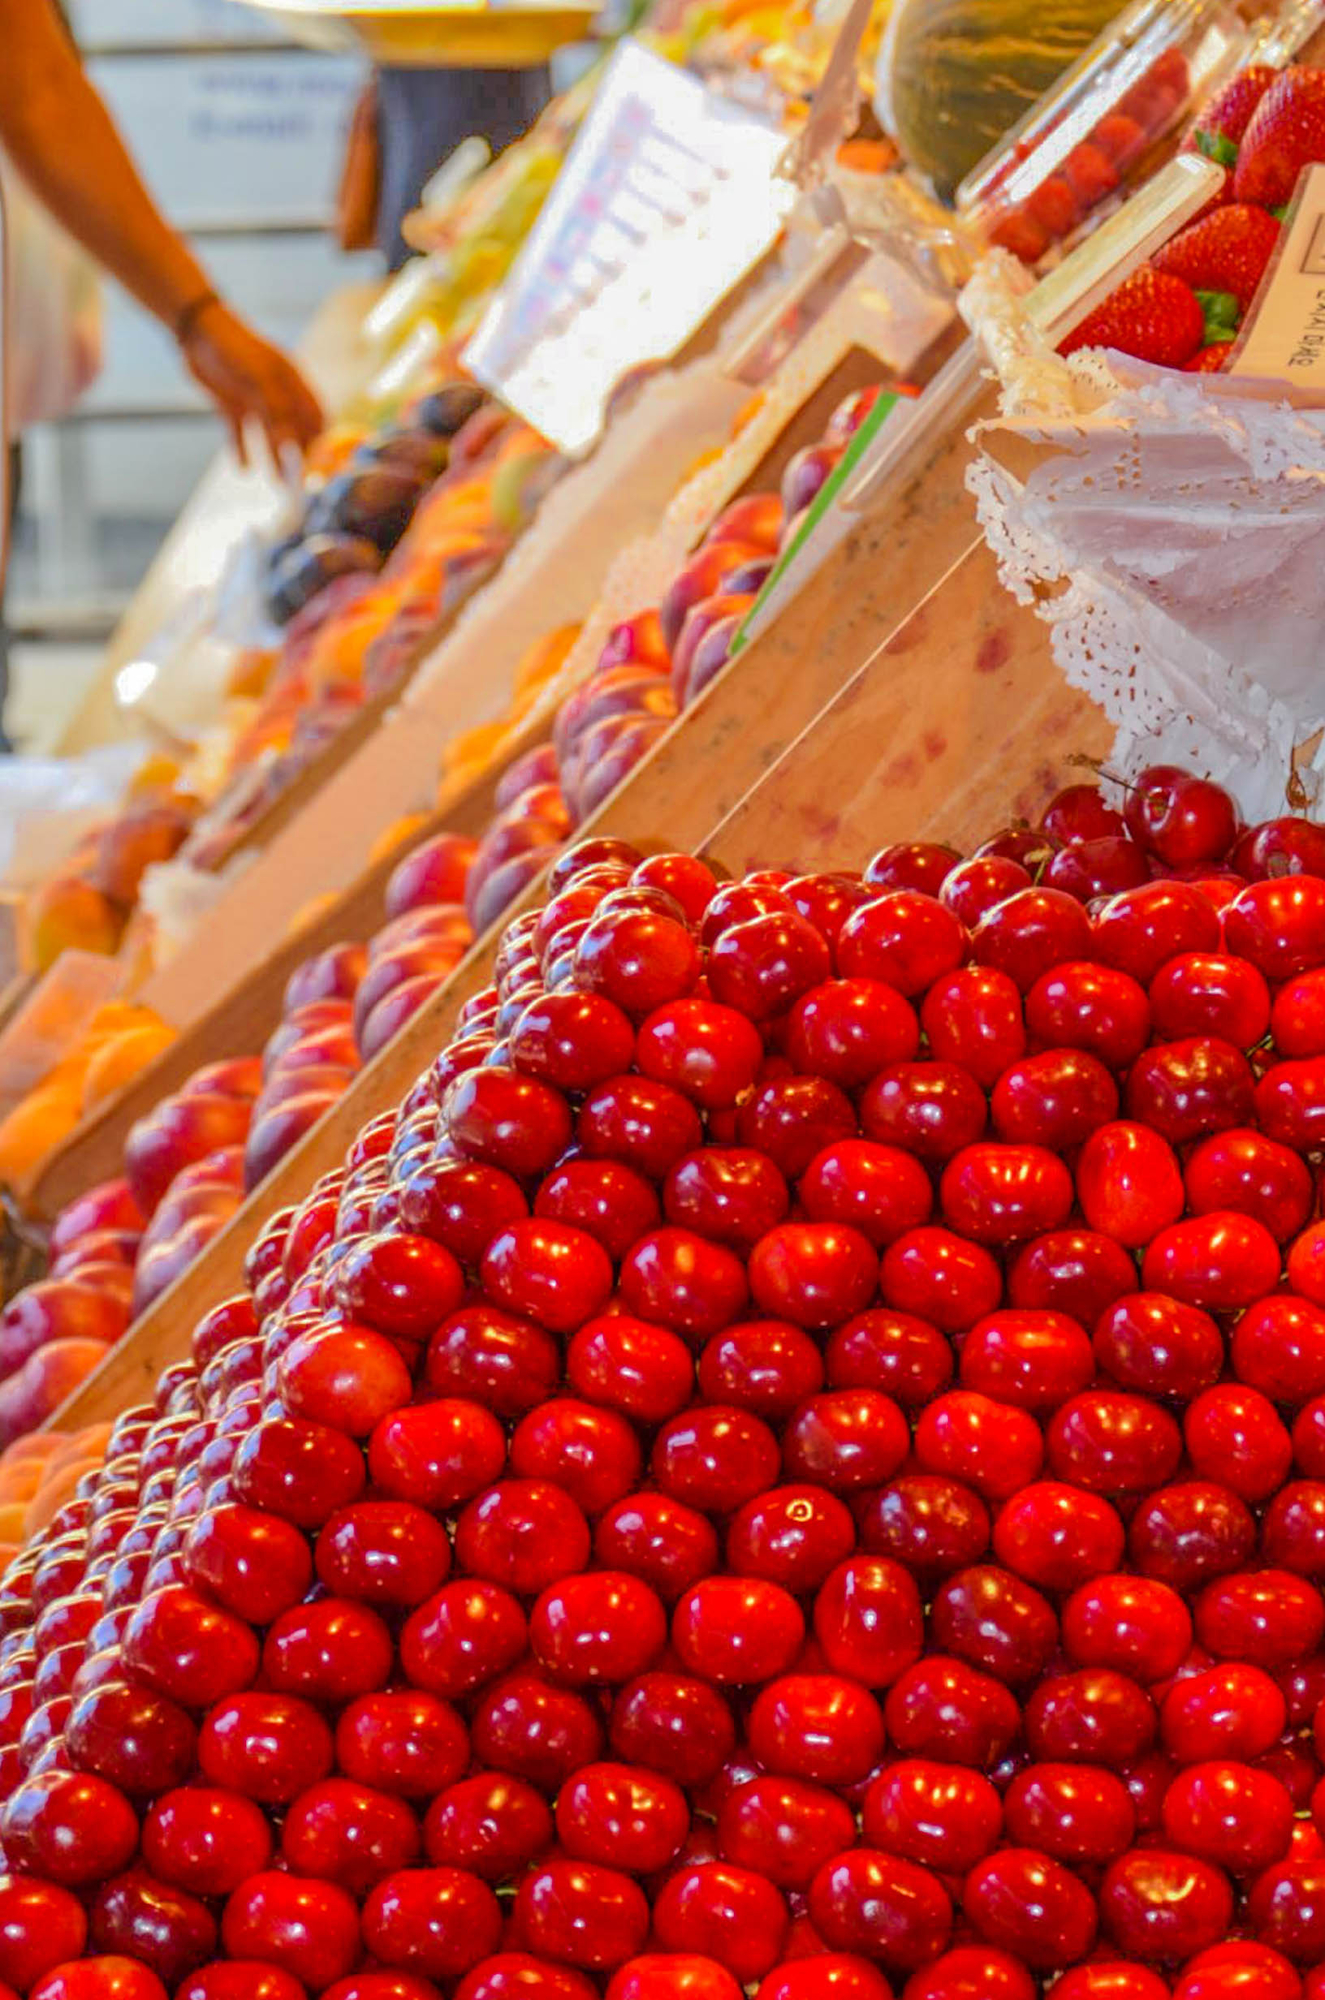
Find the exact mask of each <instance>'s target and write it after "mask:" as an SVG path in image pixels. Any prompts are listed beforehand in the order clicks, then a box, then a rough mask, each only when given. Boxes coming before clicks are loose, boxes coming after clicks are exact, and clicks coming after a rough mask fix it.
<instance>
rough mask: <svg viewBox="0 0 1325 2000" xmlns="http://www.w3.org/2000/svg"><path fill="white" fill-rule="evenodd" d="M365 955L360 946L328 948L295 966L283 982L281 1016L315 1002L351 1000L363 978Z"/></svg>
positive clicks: (332, 945) (334, 946) (366, 961)
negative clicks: (283, 992) (283, 991)
mask: <svg viewBox="0 0 1325 2000" xmlns="http://www.w3.org/2000/svg"><path fill="white" fill-rule="evenodd" d="M367 963H368V953H367V952H366V951H365V949H364V947H363V946H362V945H361V944H330V945H328V946H327V948H326V950H325V951H320V952H318V953H317V954H316V956H315V957H313V958H306V959H305V960H304V962H303V964H302V965H297V966H296V967H295V969H294V971H293V972H292V973H291V974H290V977H289V978H288V980H287V981H286V982H285V994H284V997H283V999H282V1002H281V1009H282V1012H283V1013H285V1014H292V1013H293V1012H294V1011H295V1009H296V1008H297V1007H305V1006H307V1005H309V1003H310V1002H312V1001H317V1000H352V999H353V997H354V992H355V988H356V987H357V986H358V984H359V981H360V980H361V979H362V978H363V969H364V966H365V965H366V964H367Z"/></svg>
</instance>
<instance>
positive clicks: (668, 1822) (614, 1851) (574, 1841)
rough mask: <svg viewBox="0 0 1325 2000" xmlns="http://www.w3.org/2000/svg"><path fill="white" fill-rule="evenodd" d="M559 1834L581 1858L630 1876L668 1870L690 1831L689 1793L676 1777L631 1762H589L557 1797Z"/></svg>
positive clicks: (572, 1853)
mask: <svg viewBox="0 0 1325 2000" xmlns="http://www.w3.org/2000/svg"><path fill="white" fill-rule="evenodd" d="M556 1822H557V1838H558V1839H559V1840H560V1842H561V1845H562V1848H563V1849H564V1851H565V1852H566V1853H567V1854H570V1855H573V1856H574V1857H575V1858H576V1859H577V1860H579V1861H598V1862H603V1863H604V1864H607V1865H615V1866H617V1867H620V1868H624V1869H626V1870H627V1872H628V1873H630V1874H635V1875H643V1874H651V1873H653V1872H655V1871H656V1870H658V1869H660V1868H665V1867H666V1865H667V1863H668V1862H669V1861H671V1860H672V1859H673V1858H674V1856H675V1855H676V1854H677V1853H678V1851H679V1850H680V1848H681V1846H682V1844H683V1842H684V1840H685V1837H686V1835H687V1834H688V1833H689V1831H690V1808H689V1806H688V1805H687V1803H686V1798H685V1794H684V1792H683V1791H682V1790H681V1788H680V1786H679V1785H677V1784H674V1783H673V1782H672V1780H671V1779H670V1778H665V1777H663V1776H662V1775H661V1773H659V1772H656V1771H649V1770H646V1769H644V1768H643V1767H640V1766H631V1765H629V1764H586V1765H585V1766H584V1768H583V1769H582V1770H579V1771H577V1772H576V1773H575V1775H574V1777H573V1778H571V1779H570V1781H569V1782H568V1783H567V1784H566V1785H564V1786H563V1787H562V1790H561V1793H560V1796H559V1797H558V1799H557V1813H556Z"/></svg>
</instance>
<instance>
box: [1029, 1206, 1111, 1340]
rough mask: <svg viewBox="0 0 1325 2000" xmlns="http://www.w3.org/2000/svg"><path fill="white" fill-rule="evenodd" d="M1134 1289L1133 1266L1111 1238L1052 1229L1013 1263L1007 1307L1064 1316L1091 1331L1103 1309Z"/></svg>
mask: <svg viewBox="0 0 1325 2000" xmlns="http://www.w3.org/2000/svg"><path fill="white" fill-rule="evenodd" d="M1135 1287H1136V1266H1135V1265H1134V1264H1133V1262H1132V1260H1131V1258H1130V1257H1129V1256H1128V1254H1127V1252H1126V1251H1125V1250H1124V1249H1122V1247H1121V1246H1120V1245H1119V1244H1117V1243H1115V1242H1114V1241H1113V1240H1112V1238H1111V1237H1108V1236H1101V1235H1099V1234H1098V1232H1097V1231H1095V1230H1092V1229H1051V1230H1050V1231H1049V1232H1048V1234H1047V1235H1045V1236H1037V1237H1036V1238H1035V1239H1034V1240H1033V1241H1032V1242H1030V1243H1028V1244H1027V1245H1026V1247H1025V1249H1024V1250H1022V1251H1021V1252H1020V1253H1019V1255H1018V1256H1017V1257H1016V1258H1015V1259H1014V1261H1013V1265H1012V1268H1011V1270H1010V1271H1009V1272H1008V1303H1009V1305H1013V1306H1020V1307H1030V1308H1033V1309H1035V1310H1043V1311H1047V1312H1063V1313H1067V1314H1068V1315H1070V1317H1071V1318H1073V1319H1075V1320H1079V1321H1080V1322H1081V1324H1082V1325H1083V1326H1093V1325H1094V1323H1095V1321H1096V1320H1097V1319H1098V1318H1099V1316H1100V1314H1101V1313H1102V1312H1103V1311H1104V1310H1105V1308H1106V1307H1108V1306H1111V1305H1112V1304H1113V1302H1114V1300H1115V1299H1119V1298H1121V1297H1122V1296H1123V1294H1124V1293H1125V1292H1130V1291H1133V1290H1134V1289H1135Z"/></svg>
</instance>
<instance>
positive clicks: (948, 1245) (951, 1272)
mask: <svg viewBox="0 0 1325 2000" xmlns="http://www.w3.org/2000/svg"><path fill="white" fill-rule="evenodd" d="M879 1290H880V1293H881V1294H882V1297H883V1299H884V1301H885V1303H886V1304H888V1305H890V1306H894V1307H896V1308H897V1309H898V1310H899V1311H901V1312H906V1313H912V1314H914V1315H915V1317H916V1318H918V1319H924V1320H929V1321H930V1322H931V1323H932V1324H933V1325H935V1326H937V1327H939V1328H941V1329H942V1331H943V1332H945V1333H960V1332H962V1331H963V1330H964V1329H965V1328H966V1327H969V1326H973V1325H974V1323H975V1322H976V1320H978V1319H983V1318H984V1317H985V1315H986V1314H987V1313H991V1312H993V1311H994V1309H995V1307H996V1306H997V1305H998V1304H999V1302H1000V1299H1001V1297H1002V1290H1003V1283H1002V1277H1001V1275H1000V1272H999V1268H998V1265H997V1264H996V1263H995V1262H994V1259H993V1258H992V1257H991V1256H990V1254H989V1252H988V1251H987V1250H986V1249H984V1248H983V1247H982V1246H981V1245H980V1244H978V1243H968V1242H967V1241H966V1240H965V1238H963V1237H961V1236H957V1235H954V1234H953V1233H952V1231H951V1230H947V1229H937V1228H933V1227H927V1228H923V1229H909V1230H908V1231H907V1232H906V1234H905V1236H899V1237H898V1239H897V1241H896V1242H895V1243H890V1244H889V1245H888V1248H887V1249H886V1250H885V1251H884V1253H883V1261H882V1263H881V1265H880V1267H879Z"/></svg>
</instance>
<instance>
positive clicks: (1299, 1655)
mask: <svg viewBox="0 0 1325 2000" xmlns="http://www.w3.org/2000/svg"><path fill="white" fill-rule="evenodd" d="M1322 1635H1325V1604H1322V1602H1321V1597H1320V1592H1319V1591H1318V1590H1317V1589H1316V1588H1315V1587H1314V1585H1312V1584H1311V1583H1309V1582H1308V1581H1307V1580H1306V1578H1305V1577H1299V1576H1294V1575H1292V1574H1291V1573H1290V1572H1289V1571H1287V1570H1273V1569H1263V1570H1255V1571H1248V1572H1246V1573H1244V1574H1242V1575H1240V1576H1229V1577H1218V1578H1216V1579H1215V1581H1214V1582H1212V1583H1209V1584H1207V1585H1206V1587H1205V1589H1204V1590H1203V1591H1202V1592H1201V1595H1200V1597H1199V1598H1198V1599H1197V1601H1196V1637H1197V1641H1198V1643H1199V1644H1200V1645H1202V1646H1204V1647H1205V1649H1206V1651H1207V1652H1209V1653H1212V1654H1213V1655H1214V1656H1215V1657H1216V1659H1234V1660H1240V1661H1246V1662H1248V1663H1250V1664H1251V1665H1254V1666H1259V1667H1265V1668H1267V1669H1269V1670H1271V1671H1273V1670H1275V1669H1277V1668H1280V1667H1287V1666H1290V1665H1291V1664H1293V1662H1295V1661H1297V1660H1305V1659H1307V1658H1308V1657H1309V1656H1310V1655H1311V1654H1312V1653H1314V1652H1315V1651H1316V1648H1317V1647H1318V1646H1319V1645H1320V1641H1321V1637H1322Z"/></svg>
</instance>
